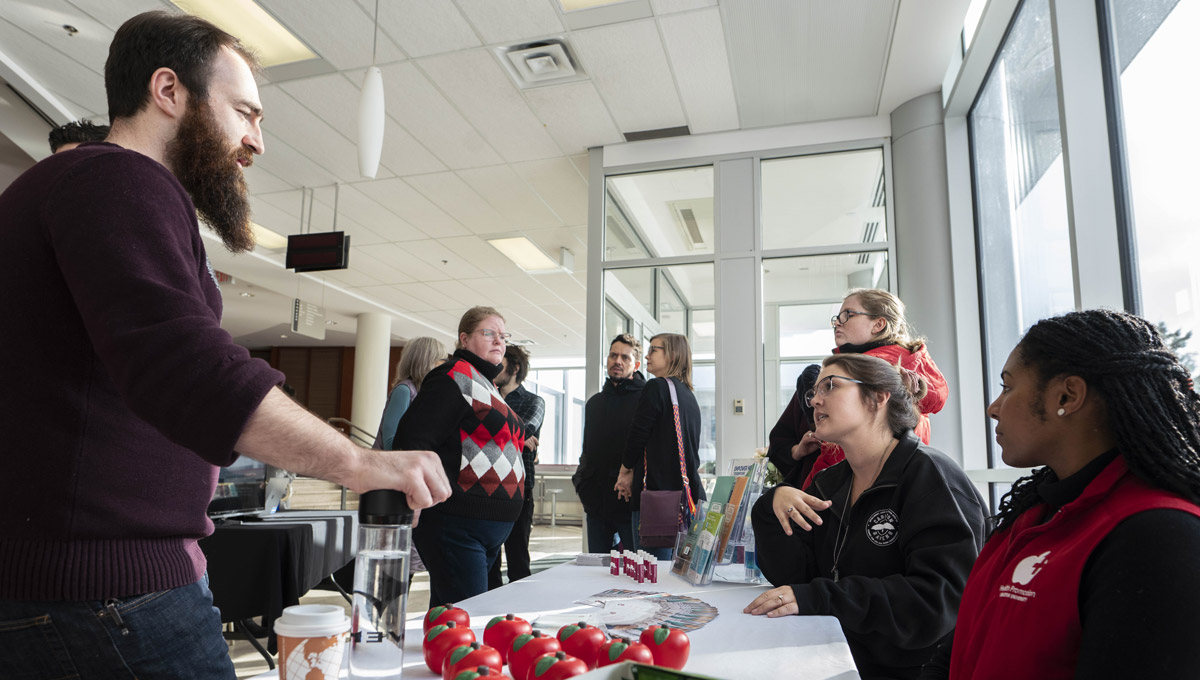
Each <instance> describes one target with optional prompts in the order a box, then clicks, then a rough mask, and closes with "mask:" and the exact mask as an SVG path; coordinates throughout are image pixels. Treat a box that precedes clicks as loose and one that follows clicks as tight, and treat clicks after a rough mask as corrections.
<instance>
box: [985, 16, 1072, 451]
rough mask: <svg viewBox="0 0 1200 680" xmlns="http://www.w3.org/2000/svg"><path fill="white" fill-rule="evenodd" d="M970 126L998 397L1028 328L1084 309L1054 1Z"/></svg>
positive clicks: (1022, 31)
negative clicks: (1077, 276) (1075, 257)
mask: <svg viewBox="0 0 1200 680" xmlns="http://www.w3.org/2000/svg"><path fill="white" fill-rule="evenodd" d="M969 125H970V133H971V145H972V148H971V155H972V162H973V163H974V171H975V172H974V174H975V187H974V188H975V206H976V215H977V223H976V229H977V231H978V244H979V276H980V289H981V290H982V291H983V316H984V329H985V334H984V345H985V359H984V361H985V364H986V369H987V371H988V379H987V389H988V401H991V400H992V399H993V398H994V397H995V395H996V391H997V390H998V389H999V375H1000V370H1001V368H1002V367H1003V365H1004V362H1005V360H1006V359H1007V358H1008V354H1009V352H1010V351H1011V350H1012V348H1013V347H1014V346H1015V345H1016V343H1017V340H1018V339H1019V338H1020V336H1021V333H1022V332H1024V330H1025V329H1026V328H1028V327H1029V326H1030V325H1032V324H1033V323H1034V322H1035V321H1037V320H1038V319H1041V318H1043V317H1047V316H1052V315H1055V314H1059V313H1062V312H1065V311H1068V310H1070V309H1072V308H1073V307H1074V287H1073V271H1072V264H1071V256H1070V243H1069V240H1068V239H1069V236H1068V232H1067V211H1066V190H1065V184H1064V177H1063V162H1062V136H1061V134H1060V129H1059V117H1058V94H1057V89H1056V74H1055V68H1054V50H1053V44H1052V42H1051V34H1050V9H1049V4H1048V0H1026V2H1024V3H1023V4H1022V5H1021V8H1020V10H1019V11H1018V13H1017V14H1016V16H1015V17H1014V19H1013V24H1012V26H1011V28H1010V30H1009V34H1008V36H1007V37H1006V39H1005V42H1004V44H1003V46H1002V47H1001V49H1000V52H999V54H998V55H997V57H996V61H995V63H994V64H993V66H992V70H991V72H990V73H989V74H988V76H987V79H986V81H985V82H984V85H983V87H982V89H981V90H980V93H979V96H978V98H977V100H976V102H975V104H974V105H973V107H972V109H971V112H970V114H969ZM991 441H992V440H991V439H990V438H989V446H990V442H991ZM994 453H995V452H993V454H994ZM993 458H994V459H996V463H997V464H998V456H995V455H993Z"/></svg>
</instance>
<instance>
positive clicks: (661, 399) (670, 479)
mask: <svg viewBox="0 0 1200 680" xmlns="http://www.w3.org/2000/svg"><path fill="white" fill-rule="evenodd" d="M668 380H670V381H671V382H673V383H675V394H676V396H677V397H678V398H679V425H680V430H681V434H682V435H683V454H684V461H685V462H686V465H687V475H688V484H689V486H690V488H691V490H692V500H693V501H695V502H696V503H697V504H699V503H700V501H701V500H703V499H704V486H703V484H701V482H700V471H699V468H700V451H699V449H700V405H699V404H698V403H697V402H696V395H695V394H693V393H692V391H691V390H690V389H688V387H687V385H684V384H683V383H682V382H681V381H680V380H679V379H678V378H654V379H653V380H651V381H649V382H647V383H646V388H645V389H643V390H642V396H641V399H640V400H639V401H638V407H637V411H636V412H635V413H634V416H633V424H632V425H631V426H630V428H629V438H628V439H627V440H626V441H625V453H624V455H622V456H621V464H622V465H624V466H625V467H627V468H630V469H632V470H633V502H632V505H633V510H635V511H636V510H638V509H639V507H640V506H641V498H640V497H641V494H642V477H643V475H642V461H643V460H645V461H646V471H647V472H646V475H645V477H646V488H648V489H650V490H652V491H674V490H676V489H683V475H682V474H681V473H680V472H681V471H680V469H679V439H678V438H677V436H676V434H675V414H674V412H673V411H672V408H671V392H670V387H668V385H667V381H668Z"/></svg>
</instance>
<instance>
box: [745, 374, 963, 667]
mask: <svg viewBox="0 0 1200 680" xmlns="http://www.w3.org/2000/svg"><path fill="white" fill-rule="evenodd" d="M914 391H915V393H914ZM923 396H924V390H923V389H922V386H921V385H919V384H914V381H911V380H910V381H906V380H905V377H904V375H903V374H902V373H901V372H900V371H899V369H897V367H895V366H893V365H891V364H889V363H887V362H886V361H884V360H883V359H879V358H877V357H873V356H869V355H864V354H835V355H834V356H831V357H829V358H827V359H825V361H824V362H823V367H822V369H821V372H820V374H819V375H818V377H817V380H816V383H815V386H814V388H813V389H812V390H810V391H809V392H808V393H807V394H806V395H805V397H804V398H805V400H806V401H807V402H808V403H809V404H810V405H811V406H812V408H813V413H814V415H815V421H816V430H815V431H816V433H817V436H819V437H820V438H821V440H822V441H827V442H833V443H835V444H837V445H838V446H839V447H841V449H842V451H844V452H845V459H844V460H843V461H841V462H839V463H837V464H836V465H833V466H832V467H829V468H826V469H825V470H822V471H821V472H819V473H818V474H817V475H816V478H815V479H814V480H813V483H812V484H811V485H810V486H809V487H808V488H807V489H806V491H801V490H800V489H798V488H796V487H794V486H789V485H787V484H783V485H780V486H777V487H775V488H774V489H771V490H770V491H768V492H767V493H765V494H764V495H763V497H762V498H760V499H759V500H758V502H757V503H755V505H754V508H753V510H752V511H751V521H752V523H753V526H754V536H755V540H756V548H757V557H758V564H759V567H760V568H761V569H762V572H763V575H764V576H765V577H766V578H767V580H769V581H770V582H771V583H772V584H773V585H775V586H778V587H776V588H774V589H772V590H769V591H767V592H765V593H763V594H762V595H760V596H759V597H757V598H756V599H755V600H754V601H753V602H751V603H750V604H749V605H748V606H747V607H746V608H745V610H744V611H745V612H746V613H749V614H754V615H762V614H765V615H767V616H770V617H779V616H790V615H826V616H834V617H836V618H837V619H838V621H839V622H840V623H841V626H842V630H843V631H844V632H845V634H846V639H847V640H848V641H849V643H850V652H851V654H853V656H854V662H855V664H856V665H857V666H858V671H859V674H860V675H861V677H862V678H863V680H871V679H872V678H916V677H917V675H918V673H919V672H920V669H921V665H922V664H924V663H925V662H926V661H928V660H929V658H930V656H931V655H932V654H933V652H934V650H935V648H936V646H937V645H938V644H939V643H940V642H941V641H942V640H943V638H944V637H945V636H946V635H947V634H949V633H950V631H951V630H953V628H954V617H955V612H956V611H957V610H958V602H959V598H960V597H961V595H962V591H963V586H964V585H965V583H966V580H967V573H968V572H970V570H971V564H972V563H973V562H974V561H975V557H976V555H977V554H978V553H979V549H980V547H981V546H982V545H983V537H984V526H985V519H984V509H983V501H982V499H981V498H980V497H979V493H978V492H977V491H976V490H975V486H974V485H973V484H972V483H971V481H970V480H969V479H967V476H966V474H965V473H963V471H962V469H961V468H960V467H959V466H958V464H956V463H955V462H954V461H952V460H950V459H949V458H947V457H946V456H945V455H943V454H941V453H940V452H938V451H936V450H934V449H932V448H930V447H928V446H926V445H925V444H923V443H922V442H921V440H920V439H919V438H918V437H917V436H916V434H914V432H913V428H914V427H916V425H917V423H918V422H919V419H918V411H917V408H916V403H917V402H918V401H919V400H920V399H921V397H923Z"/></svg>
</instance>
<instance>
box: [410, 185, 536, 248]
mask: <svg viewBox="0 0 1200 680" xmlns="http://www.w3.org/2000/svg"><path fill="white" fill-rule="evenodd" d="M404 181H405V182H407V183H408V184H410V185H411V186H412V187H413V188H414V189H416V190H417V191H419V192H421V194H423V195H424V196H425V197H426V198H428V199H429V200H430V201H433V202H434V203H435V204H436V205H437V206H438V207H439V208H441V209H442V210H444V211H446V212H447V213H449V214H450V215H451V216H452V217H454V219H455V220H457V221H458V222H459V223H460V224H462V225H463V226H465V227H466V228H468V229H470V230H471V231H473V232H475V233H488V232H495V231H504V230H506V229H512V228H513V226H514V225H512V223H511V222H509V221H508V220H506V219H505V218H504V216H503V215H501V214H500V213H499V212H497V211H496V209H495V208H493V207H492V206H491V205H489V204H488V202H487V201H485V200H483V198H482V197H481V196H480V195H479V194H477V193H475V191H474V190H473V189H472V188H471V187H470V186H468V185H467V183H466V182H464V181H462V179H460V178H459V177H458V175H455V174H454V173H452V172H439V173H437V174H433V175H418V176H415V177H405V178H404ZM432 235H433V236H437V237H441V236H454V235H455V234H432Z"/></svg>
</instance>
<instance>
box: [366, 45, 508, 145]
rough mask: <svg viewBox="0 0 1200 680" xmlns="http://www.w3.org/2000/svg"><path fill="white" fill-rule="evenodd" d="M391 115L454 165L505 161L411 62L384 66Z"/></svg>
mask: <svg viewBox="0 0 1200 680" xmlns="http://www.w3.org/2000/svg"><path fill="white" fill-rule="evenodd" d="M383 88H384V97H385V99H386V101H387V111H388V115H389V116H390V117H392V118H394V119H395V120H396V122H398V123H400V124H401V125H403V126H404V128H405V129H406V130H408V131H409V132H410V133H411V134H412V135H413V136H414V137H416V138H417V139H419V140H421V142H422V143H423V144H424V145H425V146H426V148H428V149H429V150H430V151H432V152H433V154H434V155H435V156H437V157H438V159H440V160H441V161H442V162H443V163H445V164H446V165H447V166H449V167H451V168H455V169H458V168H477V167H480V166H484V165H498V164H500V163H502V162H503V161H502V159H501V158H500V155H499V154H497V153H496V151H495V149H493V148H492V147H490V146H488V143H487V142H486V141H484V139H483V137H482V136H480V134H479V132H477V131H476V130H475V129H474V128H472V127H471V125H470V124H469V123H467V121H466V120H465V119H463V117H462V116H461V115H460V114H459V113H458V111H456V110H455V109H454V107H453V106H451V105H450V102H448V101H446V98H445V97H443V96H442V95H441V93H439V92H438V91H437V90H436V89H434V87H433V85H431V84H430V83H429V80H427V79H426V78H425V76H424V74H422V73H420V72H419V71H418V70H417V68H416V67H415V66H413V65H412V64H410V63H407V62H406V63H403V64H391V65H388V66H384V67H383Z"/></svg>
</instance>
